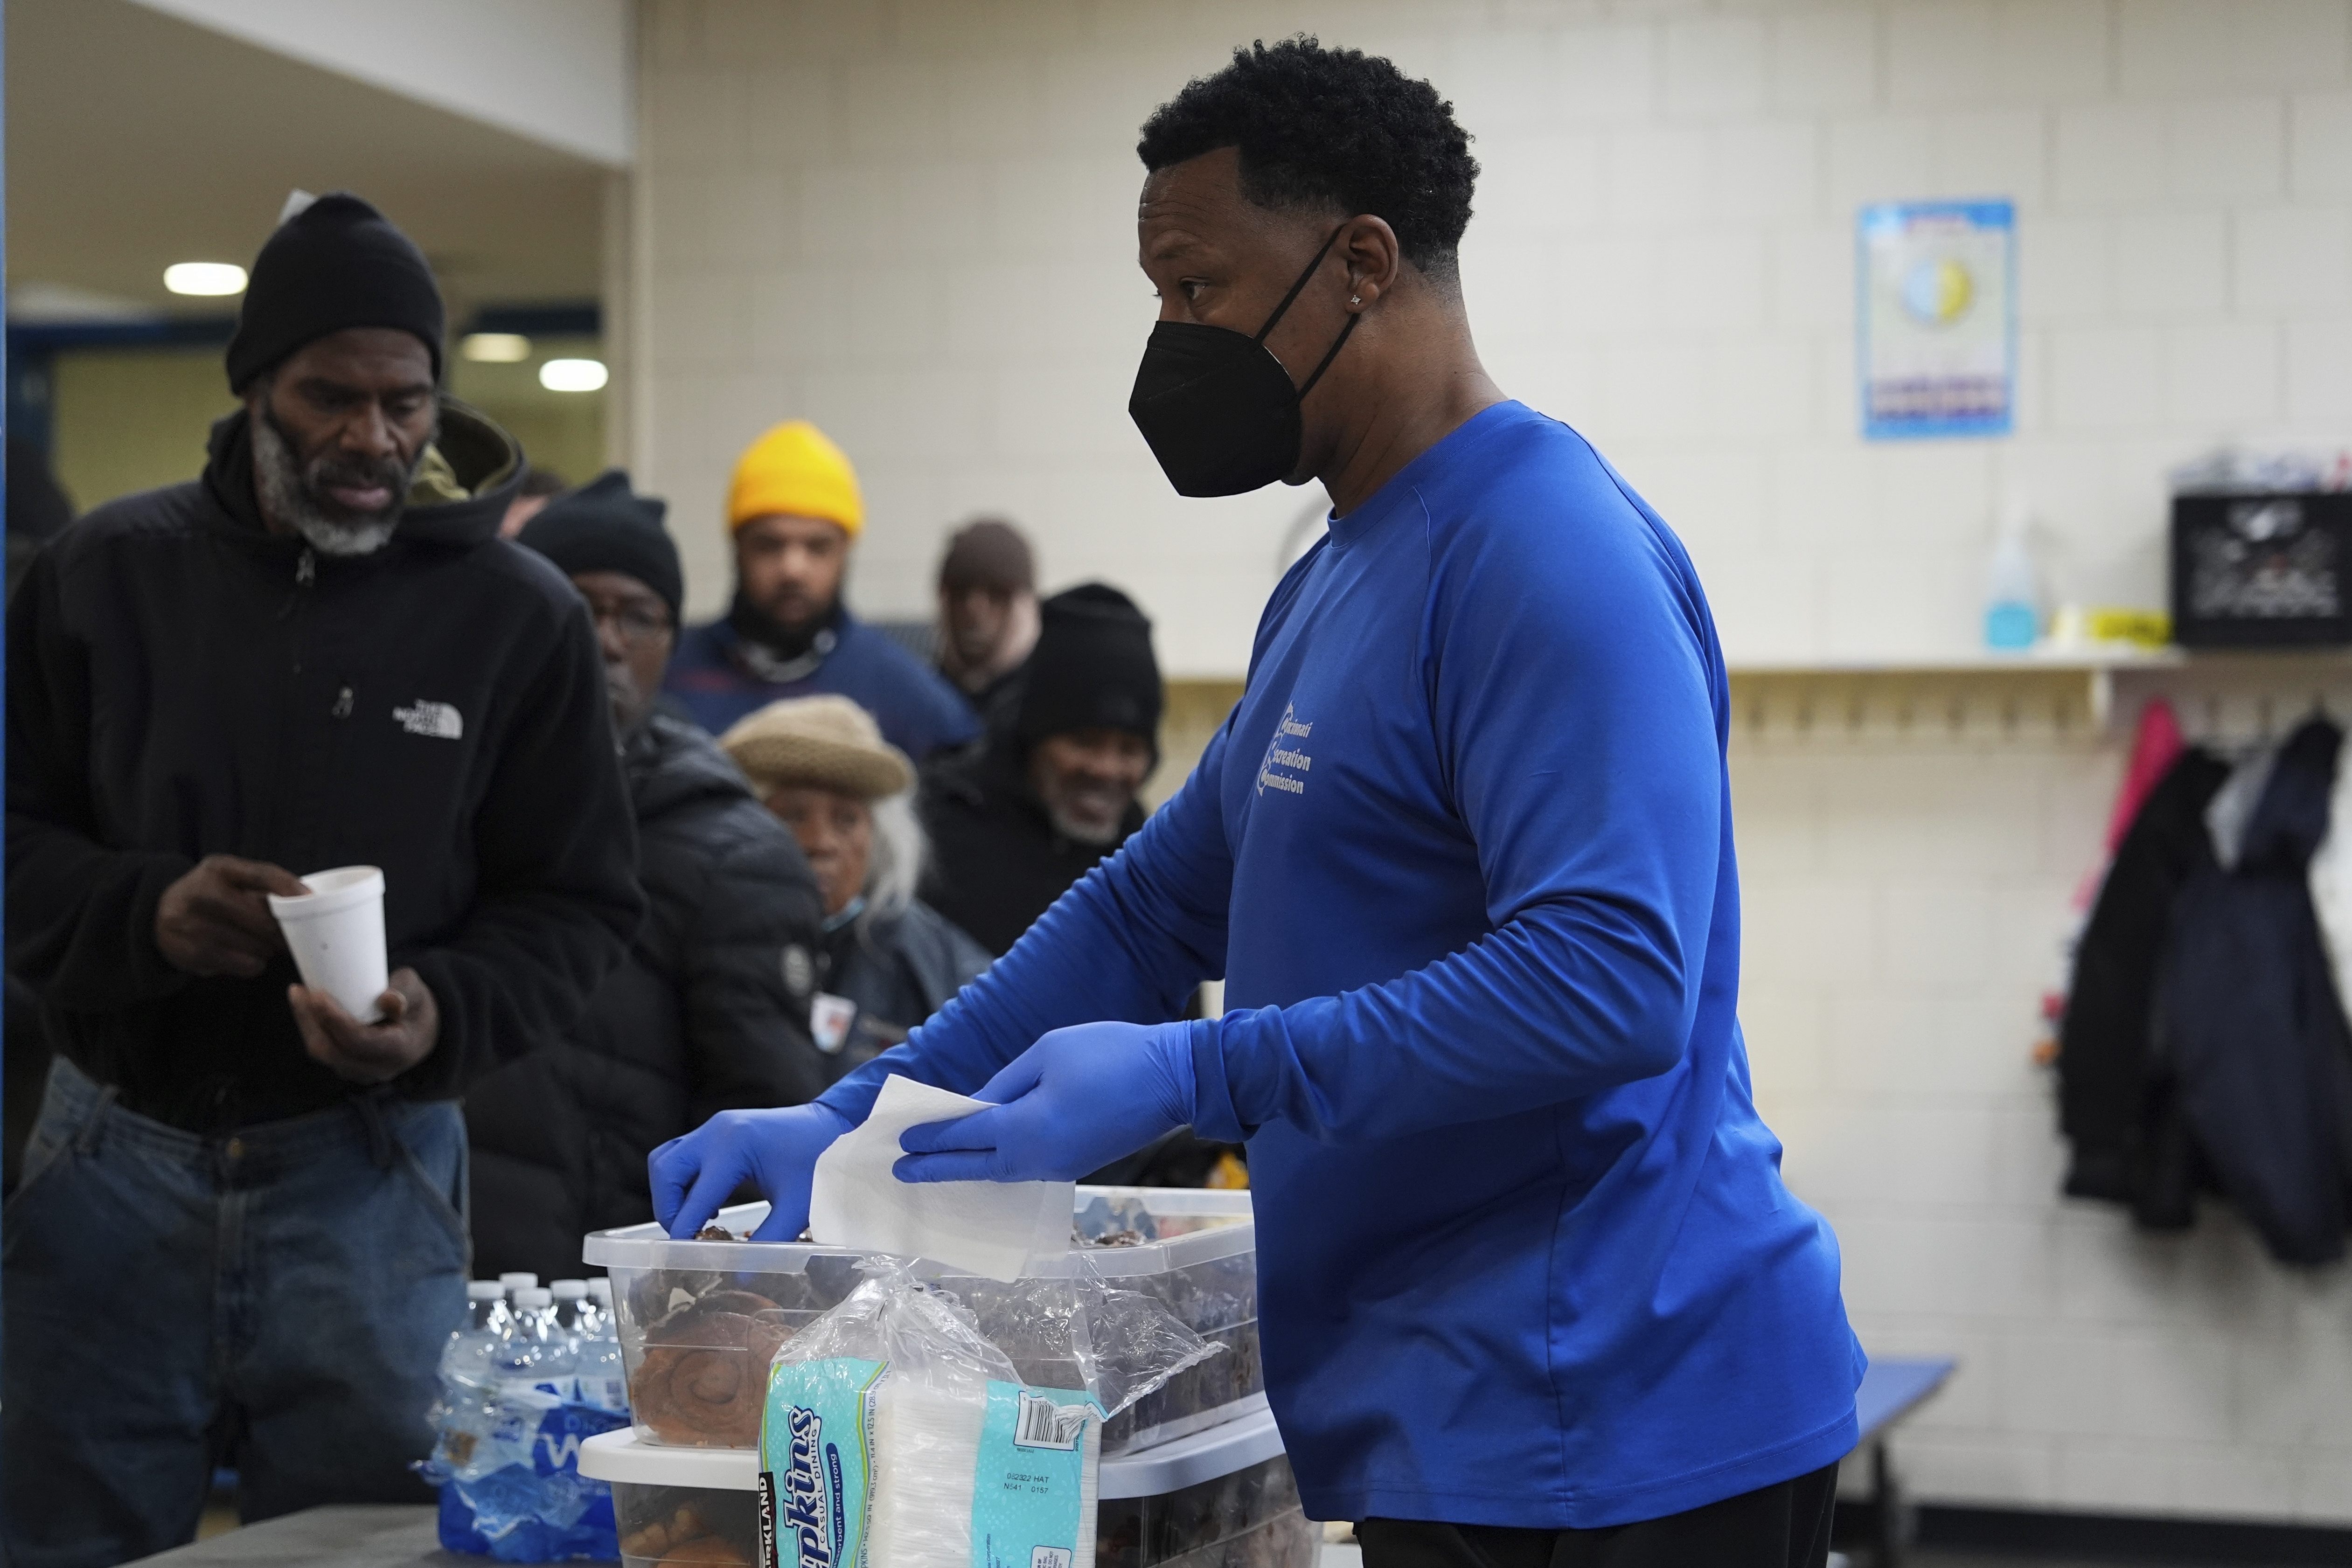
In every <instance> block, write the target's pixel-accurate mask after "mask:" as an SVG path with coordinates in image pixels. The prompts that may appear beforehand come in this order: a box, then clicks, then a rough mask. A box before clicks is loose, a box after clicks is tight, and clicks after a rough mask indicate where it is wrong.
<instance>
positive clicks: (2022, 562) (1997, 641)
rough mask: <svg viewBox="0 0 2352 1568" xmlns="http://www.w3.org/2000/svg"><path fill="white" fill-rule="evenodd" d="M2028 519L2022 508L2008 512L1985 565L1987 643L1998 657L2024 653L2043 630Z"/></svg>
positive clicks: (1985, 631) (1985, 630)
mask: <svg viewBox="0 0 2352 1568" xmlns="http://www.w3.org/2000/svg"><path fill="white" fill-rule="evenodd" d="M2029 518H2030V514H2029V513H2028V512H2027V510H2026V508H2025V507H2023V506H2022V505H2018V506H2012V507H2010V508H2009V511H2008V513H2007V514H2006V515H2005V516H2004V517H2002V519H2001V525H2000V532H1999V533H1997V534H1996V535H1994V536H1993V541H1992V557H1991V559H1990V561H1988V562H1987V564H1986V570H1985V617H1984V639H1985V646H1986V647H1987V648H1990V649H1991V650H1992V651H1993V652H1995V653H2023V652H2024V651H2025V650H2027V649H2029V648H2031V647H2032V646H2033V643H2034V639H2035V637H2036V636H2038V635H2039V634H2040V632H2041V630H2042V612H2041V609H2040V601H2041V597H2042V594H2041V586H2040V584H2039V583H2038V582H2037V581H2036V580H2035V577H2034V571H2033V550H2032V547H2031V546H2030V545H2029V544H2028V543H2027V542H2026V525H2027V523H2028V521H2029Z"/></svg>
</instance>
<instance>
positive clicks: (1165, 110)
mask: <svg viewBox="0 0 2352 1568" xmlns="http://www.w3.org/2000/svg"><path fill="white" fill-rule="evenodd" d="M1220 147H1231V148H1234V149H1235V150H1236V151H1237V152H1239V153H1240V155H1241V175H1242V194H1244V196H1246V197H1248V198H1249V199H1250V200H1251V201H1252V202H1255V203H1256V204H1258V205H1259V206H1262V207H1297V206H1316V207H1328V208H1333V209H1336V210H1338V211H1339V212H1342V213H1346V214H1350V215H1352V214H1358V213H1370V214H1372V215H1373V216H1375V217H1380V218H1384V219H1386V220H1387V221H1388V225H1389V226H1390V227H1391V228H1392V229H1394V230H1395V231H1396V236H1397V245H1398V246H1399V247H1400V248H1401V249H1402V251H1403V252H1404V256H1405V259H1406V260H1407V261H1410V262H1412V265H1413V266H1415V267H1419V268H1420V269H1421V270H1422V271H1423V273H1425V274H1428V275H1429V276H1431V277H1436V278H1441V279H1444V280H1447V281H1451V280H1452V279H1453V278H1454V276H1455V264H1454V253H1455V249H1456V247H1457V246H1460V245H1461V243H1462V231H1463V230H1464V229H1465V227H1467V226H1468V225H1469V223H1470V192H1471V188H1472V186H1473V185H1474V184H1475V183H1476V182H1477V179H1478V162H1477V160H1475V159H1474V158H1472V157H1471V156H1470V138H1469V135H1468V134H1467V133H1466V132H1465V131H1463V129H1462V127H1461V126H1459V125H1457V124H1455V123H1454V106H1453V105H1452V104H1450V103H1448V102H1446V101H1445V100H1444V99H1442V98H1440V97H1438V96H1437V89H1435V88H1433V87H1432V86H1430V85H1429V83H1427V82H1425V81H1415V80H1414V79H1412V78H1411V77H1408V76H1406V75H1405V74H1404V73H1403V72H1402V71H1401V70H1399V69H1397V68H1396V66H1395V65H1394V64H1393V63H1392V62H1391V61H1389V60H1386V59H1383V58H1381V57H1380V56H1378V55H1368V54H1366V53H1364V52H1363V51H1362V50H1361V49H1327V48H1325V47H1323V46H1322V44H1320V43H1319V42H1318V41H1317V40H1316V39H1314V38H1312V37H1307V35H1305V34H1301V35H1299V36H1298V37H1295V38H1285V39H1284V40H1283V41H1282V42H1280V43H1278V44H1276V45H1274V46H1273V47H1267V46H1266V44H1265V40H1263V39H1260V40H1259V41H1257V42H1255V43H1253V44H1252V45H1251V46H1250V47H1248V48H1245V49H1235V50H1234V59H1233V63H1232V64H1231V65H1229V66H1227V67H1226V68H1224V69H1223V70H1221V71H1219V72H1217V73H1216V74H1215V75H1214V76H1205V77H1196V78H1193V79H1192V81H1189V82H1187V83H1185V84H1184V90H1183V91H1181V92H1180V93H1178V94H1177V95H1176V96H1175V97H1174V98H1172V99H1169V100H1168V101H1167V102H1166V103H1163V104H1161V105H1160V107H1159V109H1157V110H1154V111H1153V112H1152V116H1151V118H1150V120H1145V121H1144V123H1143V139H1142V140H1141V141H1139V142H1137V143H1136V148H1135V152H1136V156H1138V157H1139V158H1141V159H1142V160H1143V166H1144V167H1145V168H1146V169H1149V170H1151V171H1153V172H1158V171H1159V170H1161V169H1165V168H1167V167H1169V166H1170V165H1171V164H1174V163H1181V162H1184V161H1185V160H1186V159H1188V158H1198V157H1199V156H1201V154H1202V153H1204V152H1215V151H1216V150H1217V149H1218V148H1220Z"/></svg>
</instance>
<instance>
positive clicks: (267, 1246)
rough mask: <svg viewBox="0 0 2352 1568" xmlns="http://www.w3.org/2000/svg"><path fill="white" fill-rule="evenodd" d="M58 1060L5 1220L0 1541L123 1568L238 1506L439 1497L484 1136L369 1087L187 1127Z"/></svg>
mask: <svg viewBox="0 0 2352 1568" xmlns="http://www.w3.org/2000/svg"><path fill="white" fill-rule="evenodd" d="M113 1098H114V1094H113V1091H112V1090H110V1089H104V1088H101V1087H100V1086H99V1085H98V1084H97V1083H95V1082H92V1081H91V1080H90V1079H89V1077H88V1076H86V1075H85V1074H83V1073H82V1072H80V1071H78V1070H77V1069H76V1068H74V1067H73V1066H72V1065H71V1064H69V1063H68V1062H67V1061H64V1060H63V1059H62V1058H60V1059H59V1060H58V1061H57V1062H55V1063H54V1064H53V1065H52V1067H51V1069H50V1074H49V1082H48V1090H47V1094H46V1095H45V1096H44V1098H43V1100H42V1103H41V1115H40V1120H39V1122H38V1123H37V1124H36V1126H35V1127H34V1130H33V1135H32V1139H31V1142H30V1143H29V1144H28V1145H27V1146H26V1154H25V1175H24V1179H23V1182H22V1185H20V1186H18V1188H17V1189H16V1195H15V1196H14V1197H11V1198H10V1199H9V1200H8V1206H7V1210H6V1213H5V1218H0V1289H5V1291H6V1301H7V1320H6V1343H5V1349H0V1542H5V1548H6V1552H5V1558H6V1561H7V1563H9V1564H10V1565H11V1568H109V1565H110V1564H113V1563H121V1562H124V1561H126V1560H127V1559H130V1558H134V1557H143V1556H146V1555H147V1554H148V1553H150V1552H161V1551H163V1549H164V1548H166V1547H170V1546H174V1545H177V1544H179V1543H180V1542H184V1541H186V1540H188V1539H189V1538H190V1537H192V1536H193V1535H194V1533H195V1528H196V1520H197V1516H198V1515H199V1514H200V1513H201V1512H202V1511H203V1509H204V1505H205V1494H206V1491H207V1490H208V1488H209V1485H210V1479H211V1476H212V1471H213V1467H214V1464H215V1460H219V1461H221V1462H225V1463H229V1464H234V1465H235V1466H236V1469H237V1479H238V1497H237V1508H238V1511H239V1513H240V1514H242V1516H243V1517H244V1518H245V1519H246V1520H247V1521H252V1520H257V1519H268V1518H270V1517H272V1516H274V1515H277V1514H281V1513H290V1512H292V1511H295V1510H297V1509H303V1508H309V1507H311V1506H313V1505H314V1504H318V1503H328V1502H421V1501H430V1500H431V1499H432V1493H431V1492H430V1490H427V1489H426V1488H425V1486H424V1484H423V1483H422V1482H421V1481H419V1480H418V1479H416V1477H415V1475H414V1474H412V1473H411V1472H410V1470H409V1469H408V1464H409V1461H410V1460H412V1459H417V1458H424V1456H425V1452H426V1451H427V1450H428V1449H429V1448H431V1447H432V1442H433V1433H432V1429H431V1427H430V1426H429V1425H428V1424H427V1422H426V1420H425V1410H426V1408H427V1406H430V1405H431V1404H432V1402H433V1398H434V1394H435V1380H434V1373H435V1368H436V1363H437V1361H438V1358H439V1356H440V1353H441V1347H442V1345H443V1344H444V1343H446V1340H447V1338H448V1336H449V1334H450V1333H452V1332H453V1331H454V1330H455V1329H456V1328H457V1326H458V1324H459V1323H460V1322H461V1321H462V1320H463V1318H464V1316H465V1296H466V1290H465V1281H466V1264H467V1241H466V1215H465V1209H464V1206H465V1201H466V1129H465V1124H464V1121H463V1119H462V1117H461V1115H460V1114H459V1112H458V1109H457V1105H456V1104H455V1103H451V1102H440V1103H412V1102H404V1101H399V1100H394V1099H391V1098H389V1097H385V1096H381V1095H372V1096H368V1097H365V1098H363V1099H360V1100H355V1101H354V1102H353V1103H352V1104H351V1105H349V1106H346V1107H341V1108H338V1109H336V1110H332V1111H321V1112H319V1113H314V1114H311V1115H308V1116H298V1117H294V1118H292V1119H290V1120H287V1121H283V1122H271V1123H267V1124H262V1125H259V1126H255V1127H249V1128H246V1129H244V1130H242V1131H240V1132H238V1133H237V1134H235V1135H233V1136H228V1137H216V1138H206V1137H200V1136H198V1135H197V1134H193V1133H184V1132H181V1131H180V1130H178V1129H177V1128H174V1127H168V1126H165V1125H164V1124H162V1123H160V1122H155V1121H151V1120H149V1119H148V1118H146V1117H144V1116H137V1115H133V1114H131V1113H129V1112H127V1111H124V1110H123V1109H121V1107H120V1106H118V1105H116V1104H114V1103H112V1102H113Z"/></svg>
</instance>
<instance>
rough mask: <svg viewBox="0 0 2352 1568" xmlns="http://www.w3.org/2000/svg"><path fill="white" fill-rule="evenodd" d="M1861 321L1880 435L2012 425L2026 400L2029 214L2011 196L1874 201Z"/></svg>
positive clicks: (1864, 238)
mask: <svg viewBox="0 0 2352 1568" xmlns="http://www.w3.org/2000/svg"><path fill="white" fill-rule="evenodd" d="M1858 239H1859V241H1860V255H1859V257H1858V265H1857V267H1856V275H1857V278H1858V283H1859V295H1860V298H1858V299H1857V301H1856V307H1857V308H1856V312H1855V314H1856V318H1857V321H1856V327H1857V332H1858V336H1859V343H1858V345H1857V347H1858V349H1859V359H1860V363H1861V372H1862V433H1863V434H1864V435H1865V436H1867V437H1869V438H1870V439H1871V440H1873V441H1893V440H1906V439H1912V438H1916V437H1921V436H1940V435H2006V434H2009V432H2010V430H2011V426H2012V425H2013V423H2014V422H2015V418H2016V409H2017V287H2016V283H2017V214H2016V209H2015V208H2014V207H2013V206H2011V204H2009V203H2007V202H1999V201H1988V202H1887V203H1883V204H1878V205H1874V206H1868V207H1864V208H1863V209H1862V218H1861V224H1860V227H1859V231H1858Z"/></svg>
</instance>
